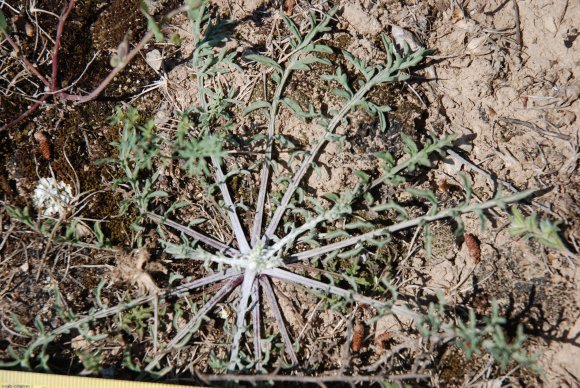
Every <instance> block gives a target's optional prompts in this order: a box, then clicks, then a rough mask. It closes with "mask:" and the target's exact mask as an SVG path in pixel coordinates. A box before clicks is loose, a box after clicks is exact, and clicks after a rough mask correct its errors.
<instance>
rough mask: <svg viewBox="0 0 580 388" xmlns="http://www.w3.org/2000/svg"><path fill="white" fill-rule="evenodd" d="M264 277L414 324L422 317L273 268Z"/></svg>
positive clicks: (397, 307) (407, 310)
mask: <svg viewBox="0 0 580 388" xmlns="http://www.w3.org/2000/svg"><path fill="white" fill-rule="evenodd" d="M262 273H263V274H264V275H268V276H272V277H275V278H278V279H281V280H284V281H287V282H291V283H296V284H301V285H303V286H305V287H308V288H314V289H318V290H322V291H325V292H327V293H330V294H334V295H338V296H341V297H343V298H347V299H348V298H352V300H354V301H355V302H358V303H363V304H366V305H369V306H373V307H376V308H389V309H390V310H391V312H393V313H394V314H396V315H400V316H402V317H405V318H409V319H412V320H413V321H415V322H418V321H420V320H421V318H422V316H421V315H419V314H417V313H415V312H413V311H411V310H409V309H407V308H405V307H401V306H390V305H389V304H388V303H386V302H381V301H378V300H376V299H373V298H369V297H366V296H364V295H361V294H358V293H355V292H352V291H349V290H345V289H342V288H340V287H336V286H333V285H331V284H326V283H322V282H319V281H317V280H313V279H309V278H307V277H304V276H300V275H297V274H295V273H292V272H288V271H285V270H283V269H281V268H273V269H267V270H264V271H263V272H262Z"/></svg>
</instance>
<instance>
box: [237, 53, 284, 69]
mask: <svg viewBox="0 0 580 388" xmlns="http://www.w3.org/2000/svg"><path fill="white" fill-rule="evenodd" d="M246 58H248V59H249V60H251V61H256V62H258V63H261V64H262V65H266V66H270V67H272V68H274V69H275V70H277V71H279V72H280V73H282V72H283V71H284V70H283V69H282V66H280V65H279V64H277V63H276V61H274V60H273V59H272V58H268V57H266V56H264V55H259V54H250V55H248V56H246Z"/></svg>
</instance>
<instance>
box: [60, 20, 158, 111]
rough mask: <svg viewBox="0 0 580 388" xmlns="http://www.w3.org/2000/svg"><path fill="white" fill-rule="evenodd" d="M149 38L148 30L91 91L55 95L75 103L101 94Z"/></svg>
mask: <svg viewBox="0 0 580 388" xmlns="http://www.w3.org/2000/svg"><path fill="white" fill-rule="evenodd" d="M151 38H153V32H151V31H149V32H147V34H145V36H144V37H143V38H142V39H141V41H140V42H139V44H137V46H135V48H134V49H133V50H131V51H130V52H129V54H127V56H126V57H125V58H123V60H122V61H121V63H120V64H119V65H117V66H116V67H115V68H114V69H113V71H111V72H110V73H109V75H107V77H106V78H105V79H104V80H103V81H102V82H101V83H100V84H99V86H97V87H96V88H95V90H93V91H92V92H91V93H89V94H87V95H84V96H82V95H78V94H68V93H65V92H58V93H56V94H55V95H56V96H57V97H59V98H62V99H63V100H67V101H75V102H76V103H77V104H80V103H83V102H87V101H91V100H93V99H95V98H96V97H97V96H98V95H99V94H101V92H102V91H103V90H104V89H105V88H106V87H107V86H109V84H110V83H111V81H113V78H115V77H116V76H117V74H119V72H120V71H121V70H123V68H124V67H125V66H126V65H127V64H128V63H129V62H130V61H131V60H132V59H133V57H135V55H137V54H138V53H139V51H141V49H142V48H143V47H144V46H145V45H146V44H147V42H149V41H150V40H151Z"/></svg>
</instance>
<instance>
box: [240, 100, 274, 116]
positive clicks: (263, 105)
mask: <svg viewBox="0 0 580 388" xmlns="http://www.w3.org/2000/svg"><path fill="white" fill-rule="evenodd" d="M271 106H272V104H270V103H269V102H267V101H256V102H253V103H251V104H250V105H248V106H247V107H246V109H244V111H243V112H242V116H245V115H247V114H248V113H250V112H253V111H255V110H256V109H262V108H268V109H269V108H270V107H271Z"/></svg>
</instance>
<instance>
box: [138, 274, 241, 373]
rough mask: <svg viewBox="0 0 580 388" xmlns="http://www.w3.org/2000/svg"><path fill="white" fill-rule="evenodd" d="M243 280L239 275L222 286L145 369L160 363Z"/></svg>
mask: <svg viewBox="0 0 580 388" xmlns="http://www.w3.org/2000/svg"><path fill="white" fill-rule="evenodd" d="M241 281H242V276H241V275H240V276H237V277H235V278H234V279H232V280H230V281H229V282H228V284H226V285H225V286H224V287H222V288H221V289H220V290H219V291H218V292H217V293H216V294H215V295H214V296H213V297H212V298H211V299H210V300H209V301H207V303H206V304H204V305H203V307H202V308H200V309H199V310H198V311H197V313H196V314H195V315H194V316H193V318H191V319H190V321H189V322H188V323H187V325H185V326H184V327H182V328H181V329H180V330H179V332H178V333H177V334H176V335H175V337H173V339H172V340H171V341H169V343H168V344H167V346H166V347H165V349H164V350H163V351H162V352H160V353H158V354H157V355H156V356H155V357H154V358H153V360H152V361H151V362H150V363H149V364H148V365H147V366H146V367H145V370H146V371H148V372H150V371H151V370H152V369H153V368H155V366H156V365H157V364H158V363H159V361H160V360H161V359H162V358H163V357H164V356H165V354H167V353H168V352H170V351H171V350H173V349H174V348H175V347H176V345H178V344H179V342H180V341H181V340H182V339H183V338H184V337H185V336H186V335H187V334H189V333H190V332H191V331H192V330H193V328H194V327H195V325H196V324H197V322H198V321H199V320H200V319H201V318H203V317H204V316H205V315H206V314H207V313H208V312H209V311H210V310H211V309H212V308H213V307H214V306H215V305H216V304H217V303H218V302H219V301H221V300H222V299H223V298H225V297H226V296H227V295H228V294H229V293H230V292H232V291H233V290H234V289H235V288H236V287H237V286H238V285H239V284H240V283H241Z"/></svg>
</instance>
